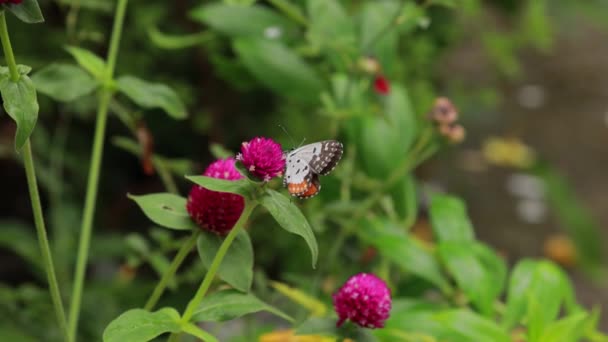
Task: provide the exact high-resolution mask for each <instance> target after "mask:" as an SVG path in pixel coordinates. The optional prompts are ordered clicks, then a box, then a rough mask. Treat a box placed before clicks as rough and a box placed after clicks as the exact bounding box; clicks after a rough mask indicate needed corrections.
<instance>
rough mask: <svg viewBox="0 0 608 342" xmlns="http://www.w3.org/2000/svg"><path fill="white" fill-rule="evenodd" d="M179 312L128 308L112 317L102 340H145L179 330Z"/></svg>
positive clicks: (130, 341)
mask: <svg viewBox="0 0 608 342" xmlns="http://www.w3.org/2000/svg"><path fill="white" fill-rule="evenodd" d="M179 321H180V316H179V313H178V312H177V311H176V310H175V309H173V308H163V309H160V310H158V311H156V312H149V311H146V310H142V309H133V310H129V311H127V312H125V313H123V314H122V315H120V316H118V317H117V318H116V319H114V320H113V321H112V322H110V324H109V325H108V326H107V327H106V329H105V330H104V332H103V341H104V342H124V341H129V342H146V341H150V340H152V339H154V338H155V337H157V336H159V335H161V334H164V333H168V332H170V333H176V332H179V331H180V330H181V327H180V323H179Z"/></svg>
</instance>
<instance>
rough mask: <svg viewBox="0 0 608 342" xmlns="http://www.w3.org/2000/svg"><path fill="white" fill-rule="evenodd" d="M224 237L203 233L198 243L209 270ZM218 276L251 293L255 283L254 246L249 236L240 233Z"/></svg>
mask: <svg viewBox="0 0 608 342" xmlns="http://www.w3.org/2000/svg"><path fill="white" fill-rule="evenodd" d="M223 241H224V238H223V237H220V236H218V235H215V234H212V233H209V232H206V231H204V232H202V233H201V235H200V236H199V238H198V241H197V248H198V254H199V256H200V258H201V260H202V261H203V265H205V267H206V268H207V269H209V267H211V262H212V261H213V259H214V258H215V255H216V254H217V252H218V250H219V249H220V246H221V245H222V242H223ZM217 276H218V277H219V278H220V279H222V280H224V281H225V282H227V283H228V284H230V285H232V287H234V288H235V289H237V290H239V291H242V292H249V290H250V289H251V283H252V281H253V246H252V245H251V240H250V239H249V234H247V232H245V231H242V230H241V231H240V232H239V233H238V234H237V236H236V238H235V239H234V241H233V242H232V244H231V245H230V247H229V248H228V251H227V252H226V255H225V256H224V259H223V260H222V263H221V264H220V268H219V269H218V271H217Z"/></svg>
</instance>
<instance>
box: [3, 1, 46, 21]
mask: <svg viewBox="0 0 608 342" xmlns="http://www.w3.org/2000/svg"><path fill="white" fill-rule="evenodd" d="M2 7H3V8H5V9H6V10H8V11H9V12H11V13H13V15H14V16H15V17H17V18H19V20H21V21H23V22H24V23H28V24H36V23H43V22H44V17H43V16H42V11H40V6H39V5H38V1H37V0H23V1H22V2H21V3H19V4H10V3H8V4H6V3H5V4H2Z"/></svg>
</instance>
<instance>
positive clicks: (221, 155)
mask: <svg viewBox="0 0 608 342" xmlns="http://www.w3.org/2000/svg"><path fill="white" fill-rule="evenodd" d="M209 152H211V154H212V155H213V156H214V157H215V158H217V159H225V158H229V157H234V153H232V151H230V150H228V149H227V148H225V147H224V146H223V145H221V144H217V143H211V144H209Z"/></svg>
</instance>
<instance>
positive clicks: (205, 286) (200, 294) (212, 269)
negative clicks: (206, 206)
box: [169, 200, 257, 341]
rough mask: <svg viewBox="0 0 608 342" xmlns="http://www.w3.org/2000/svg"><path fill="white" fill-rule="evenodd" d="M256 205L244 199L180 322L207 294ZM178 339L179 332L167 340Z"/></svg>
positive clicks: (187, 316)
mask: <svg viewBox="0 0 608 342" xmlns="http://www.w3.org/2000/svg"><path fill="white" fill-rule="evenodd" d="M256 205H257V202H255V201H250V200H245V208H244V209H243V213H242V214H241V217H239V220H238V221H236V224H235V225H234V227H233V228H232V230H231V231H230V233H228V235H227V236H226V238H225V239H224V241H223V242H222V244H221V245H220V248H219V250H218V251H217V253H216V254H215V257H214V258H213V261H211V266H209V270H208V271H207V274H205V278H204V279H203V282H202V283H201V286H200V287H199V288H198V291H196V294H195V295H194V297H193V298H192V300H191V301H190V302H189V303H188V306H187V307H186V311H184V314H183V315H182V319H181V323H182V324H186V323H188V322H189V321H190V319H191V318H192V316H193V315H194V311H195V310H196V309H197V308H198V307H199V306H200V304H201V302H202V301H203V298H204V297H205V295H206V294H207V291H208V290H209V287H210V286H211V282H212V281H213V279H214V278H215V275H216V273H217V271H218V270H219V268H220V265H221V263H222V260H224V257H225V256H226V253H227V252H228V249H229V248H230V245H232V242H233V241H234V239H235V238H236V236H237V235H238V233H239V232H240V231H241V229H243V227H244V226H245V222H247V220H248V219H249V216H250V215H251V212H252V211H253V209H254V208H255V207H256ZM178 340H179V334H172V335H171V336H170V337H169V341H178Z"/></svg>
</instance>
